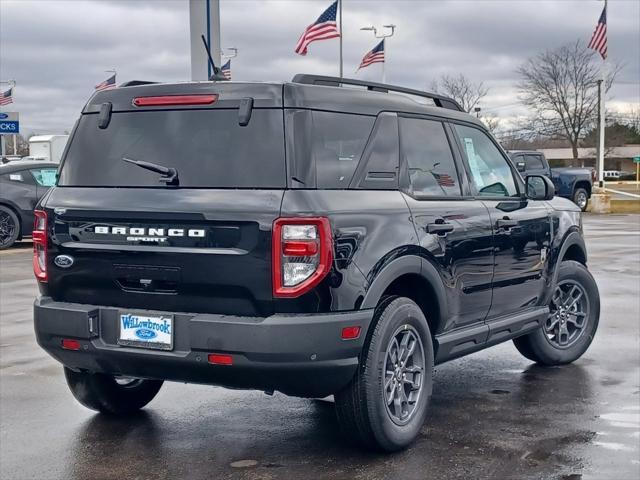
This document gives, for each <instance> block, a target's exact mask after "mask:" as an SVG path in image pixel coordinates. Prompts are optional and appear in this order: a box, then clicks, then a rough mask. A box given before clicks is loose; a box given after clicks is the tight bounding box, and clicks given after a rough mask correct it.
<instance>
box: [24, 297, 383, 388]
mask: <svg viewBox="0 0 640 480" xmlns="http://www.w3.org/2000/svg"><path fill="white" fill-rule="evenodd" d="M120 311H121V310H120V309H118V308H115V307H102V306H95V305H84V304H78V303H65V302H55V301H53V300H52V299H51V298H49V297H41V298H38V299H37V300H36V301H35V303H34V325H35V332H36V337H37V340H38V343H39V344H40V346H41V347H42V348H44V349H45V350H46V351H47V352H48V353H49V354H50V355H51V356H52V357H53V358H55V359H56V360H58V361H59V362H61V363H62V364H64V365H65V366H67V367H69V368H72V369H80V370H87V371H91V372H100V373H109V374H118V375H124V376H132V377H140V378H155V379H162V380H173V381H179V382H188V383H203V384H210V385H221V386H225V387H230V388H244V389H260V390H278V391H281V392H283V393H286V394H289V395H296V396H306V397H320V396H326V395H329V394H332V393H334V392H336V391H338V390H340V389H342V388H343V387H344V386H346V385H347V384H348V383H349V381H350V380H351V378H352V377H353V375H354V373H355V371H356V368H357V367H358V358H359V355H360V351H361V350H362V346H363V344H364V339H365V336H366V332H367V329H368V327H369V324H370V322H371V319H372V317H373V310H359V311H352V312H340V313H331V314H313V315H300V314H295V315H288V314H287V315H273V316H270V317H266V318H255V317H234V316H229V315H212V314H189V313H174V322H175V323H174V339H173V341H174V345H173V350H171V351H159V350H147V349H141V348H135V347H126V346H122V345H118V343H117V336H118V322H119V314H120ZM137 311H139V310H137ZM153 313H154V312H150V314H153ZM156 313H165V314H166V313H168V312H156ZM355 325H357V326H360V327H361V334H360V337H359V338H357V339H355V340H342V339H341V332H342V328H344V327H347V326H355ZM63 338H71V339H76V340H78V341H79V342H80V344H81V348H80V350H78V351H71V350H63V349H62V347H61V341H62V339H63ZM209 353H223V354H230V355H232V356H233V365H229V366H226V365H225V366H223V365H211V364H209V363H208V362H207V356H208V354H209Z"/></svg>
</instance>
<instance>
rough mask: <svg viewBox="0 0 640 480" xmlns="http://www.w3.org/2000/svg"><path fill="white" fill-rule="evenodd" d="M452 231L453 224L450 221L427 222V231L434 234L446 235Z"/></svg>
mask: <svg viewBox="0 0 640 480" xmlns="http://www.w3.org/2000/svg"><path fill="white" fill-rule="evenodd" d="M449 232H453V225H451V224H450V223H444V222H441V223H429V224H427V233H435V234H436V235H446V234H447V233H449Z"/></svg>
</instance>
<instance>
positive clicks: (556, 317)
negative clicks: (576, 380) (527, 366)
mask: <svg viewBox="0 0 640 480" xmlns="http://www.w3.org/2000/svg"><path fill="white" fill-rule="evenodd" d="M559 268H560V271H559V272H558V280H557V282H556V287H555V289H554V293H553V299H552V301H551V305H550V310H551V313H550V315H549V317H548V319H547V320H546V321H545V323H544V324H543V326H542V328H540V329H538V330H536V331H534V332H532V333H530V334H528V335H524V336H522V337H518V338H516V339H514V341H513V343H514V344H515V346H516V348H517V349H518V351H519V352H520V353H521V354H522V355H524V356H525V357H526V358H528V359H529V360H533V361H534V362H536V363H539V364H541V365H548V366H552V365H564V364H567V363H571V362H574V361H576V360H577V359H578V358H580V357H581V356H582V355H583V354H584V353H585V352H586V351H587V349H588V348H589V345H591V342H592V341H593V338H594V336H595V334H596V331H597V330H598V322H599V320H600V294H599V293H598V286H597V285H596V282H595V280H594V279H593V277H592V276H591V273H589V270H587V268H586V267H585V266H584V265H582V264H581V263H579V262H575V261H573V260H567V261H564V262H562V263H561V264H560V267H559ZM575 286H577V290H574V287H575ZM558 289H560V292H564V294H565V295H566V294H567V293H568V292H569V291H572V292H574V293H573V294H572V295H571V298H572V299H574V300H575V298H576V297H578V295H580V296H579V298H578V299H577V300H575V301H574V306H573V307H571V308H569V309H566V308H565V309H564V311H563V310H562V308H563V307H560V305H562V301H561V300H562V299H563V298H565V299H567V301H570V300H569V297H568V296H565V297H562V296H560V297H559V296H558V295H557V292H558ZM578 309H580V311H581V312H582V313H583V314H584V315H577V314H576V313H577V312H578ZM585 310H586V311H585ZM580 318H584V319H583V320H580ZM580 322H582V328H580V329H578V327H577V325H578V324H579V323H580ZM563 325H564V326H565V327H564V329H565V330H564V331H565V332H566V333H562V332H563V330H562V328H563Z"/></svg>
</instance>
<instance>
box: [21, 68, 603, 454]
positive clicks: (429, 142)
mask: <svg viewBox="0 0 640 480" xmlns="http://www.w3.org/2000/svg"><path fill="white" fill-rule="evenodd" d="M553 197H554V193H553V184H552V183H551V181H550V180H548V179H547V178H546V177H544V176H529V177H527V178H526V179H525V180H523V179H522V178H521V177H520V175H519V174H518V172H517V170H516V169H515V168H514V166H513V164H512V163H511V161H510V160H509V158H508V157H507V155H506V154H505V152H504V151H503V150H502V149H501V148H500V146H499V145H498V144H497V143H496V141H495V140H494V139H493V138H492V137H491V135H490V134H489V133H488V132H487V130H486V129H485V128H484V127H483V125H482V123H480V122H479V121H478V120H477V119H475V118H473V117H472V116H470V115H467V114H465V113H462V112H461V111H460V108H459V107H458V105H457V104H456V102H454V101H453V100H451V99H448V98H445V97H441V96H438V95H435V94H428V93H424V92H419V91H414V90H408V89H403V88H399V87H392V86H389V85H383V84H374V83H368V82H367V83H365V82H359V81H355V80H345V79H338V78H332V77H317V76H309V75H298V76H296V77H295V78H294V79H293V81H292V82H290V83H234V82H203V83H182V84H153V83H144V82H135V83H133V84H125V85H123V86H121V87H120V88H116V89H113V90H110V91H105V92H99V93H96V94H95V95H94V96H93V97H92V98H91V99H90V100H89V102H88V103H87V105H86V106H85V108H84V110H83V112H82V115H81V117H80V119H79V121H78V123H77V124H76V126H75V128H74V130H73V134H72V136H71V140H70V142H69V144H68V146H67V150H66V152H65V154H64V156H63V161H62V164H61V167H60V170H59V174H58V183H57V186H56V187H54V188H52V189H51V190H50V191H49V193H48V194H47V195H46V196H45V197H44V198H43V199H42V201H41V203H40V206H39V208H38V210H37V211H36V212H35V215H36V221H35V229H34V233H33V238H34V260H33V265H34V270H35V275H36V277H37V280H38V284H39V287H40V292H41V296H40V297H39V298H38V299H37V300H36V302H35V312H34V315H35V330H36V335H37V339H38V342H39V344H40V345H41V346H42V347H43V348H44V349H45V350H46V351H47V352H49V353H50V354H51V355H52V356H53V357H54V358H55V359H57V360H59V361H60V362H61V363H62V364H63V365H64V372H65V375H66V379H67V382H68V385H69V387H70V389H71V391H72V392H73V394H74V395H75V397H76V398H77V399H78V400H79V401H80V402H81V403H82V404H83V405H85V406H87V407H89V408H91V409H94V410H98V411H101V412H106V413H110V414H127V413H130V412H132V411H134V410H136V409H139V408H141V407H143V406H145V405H146V404H147V403H148V402H149V401H151V399H152V398H153V397H154V396H155V395H156V393H157V392H158V390H159V389H160V387H161V385H162V382H163V381H164V380H172V381H179V382H194V383H203V384H212V385H222V386H226V387H232V388H243V389H260V390H264V391H265V392H269V393H270V392H273V391H274V390H278V391H280V392H283V393H285V394H288V395H295V396H302V397H324V396H327V395H331V394H333V395H334V396H335V404H336V410H337V415H338V418H339V420H340V423H341V424H342V426H343V427H344V431H345V433H346V434H347V435H350V436H352V437H354V438H355V439H356V440H357V441H359V442H360V443H362V444H364V445H365V446H367V447H369V448H377V449H383V450H397V449H400V448H402V447H405V446H406V445H408V444H409V443H410V442H411V441H412V440H413V439H414V438H415V437H416V435H417V433H418V431H419V430H420V428H421V426H422V424H423V421H424V419H425V415H426V413H427V405H428V403H429V398H430V396H431V391H432V384H433V381H432V371H433V367H434V365H435V364H438V363H442V362H445V361H447V360H451V359H453V358H456V357H460V356H463V355H466V354H468V353H471V352H475V351H478V350H481V349H483V348H486V347H489V346H491V345H495V344H497V343H500V342H504V341H506V340H511V339H514V342H515V345H516V347H517V348H518V350H519V351H520V352H521V353H522V354H523V355H524V356H526V357H527V358H529V359H531V360H533V361H535V362H538V363H541V364H543V365H558V364H563V363H568V362H572V361H574V360H576V359H577V358H579V357H580V356H581V355H582V354H583V353H584V352H585V351H586V349H587V348H588V347H589V344H590V343H591V341H592V339H593V337H594V334H595V332H596V329H597V326H598V318H599V308H600V307H599V295H598V290H597V286H596V284H595V282H594V280H593V278H592V277H591V275H590V273H589V272H588V270H587V268H586V260H587V257H586V250H585V245H584V241H583V236H582V224H581V217H580V211H579V209H578V208H577V207H576V206H575V205H573V204H572V203H571V202H569V201H568V200H566V199H562V198H553Z"/></svg>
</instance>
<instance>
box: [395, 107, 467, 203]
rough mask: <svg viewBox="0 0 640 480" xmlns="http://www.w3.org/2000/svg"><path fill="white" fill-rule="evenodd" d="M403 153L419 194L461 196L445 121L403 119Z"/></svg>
mask: <svg viewBox="0 0 640 480" xmlns="http://www.w3.org/2000/svg"><path fill="white" fill-rule="evenodd" d="M400 148H401V155H402V158H403V160H404V162H405V164H406V167H407V169H408V171H409V180H410V185H411V187H410V188H411V193H412V194H414V195H416V196H438V197H442V196H460V194H461V190H460V184H459V182H458V172H457V170H456V166H455V161H454V159H453V154H452V153H451V146H450V145H449V141H448V139H447V135H446V133H445V131H444V125H442V123H441V122H437V121H433V120H423V119H420V118H400Z"/></svg>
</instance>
